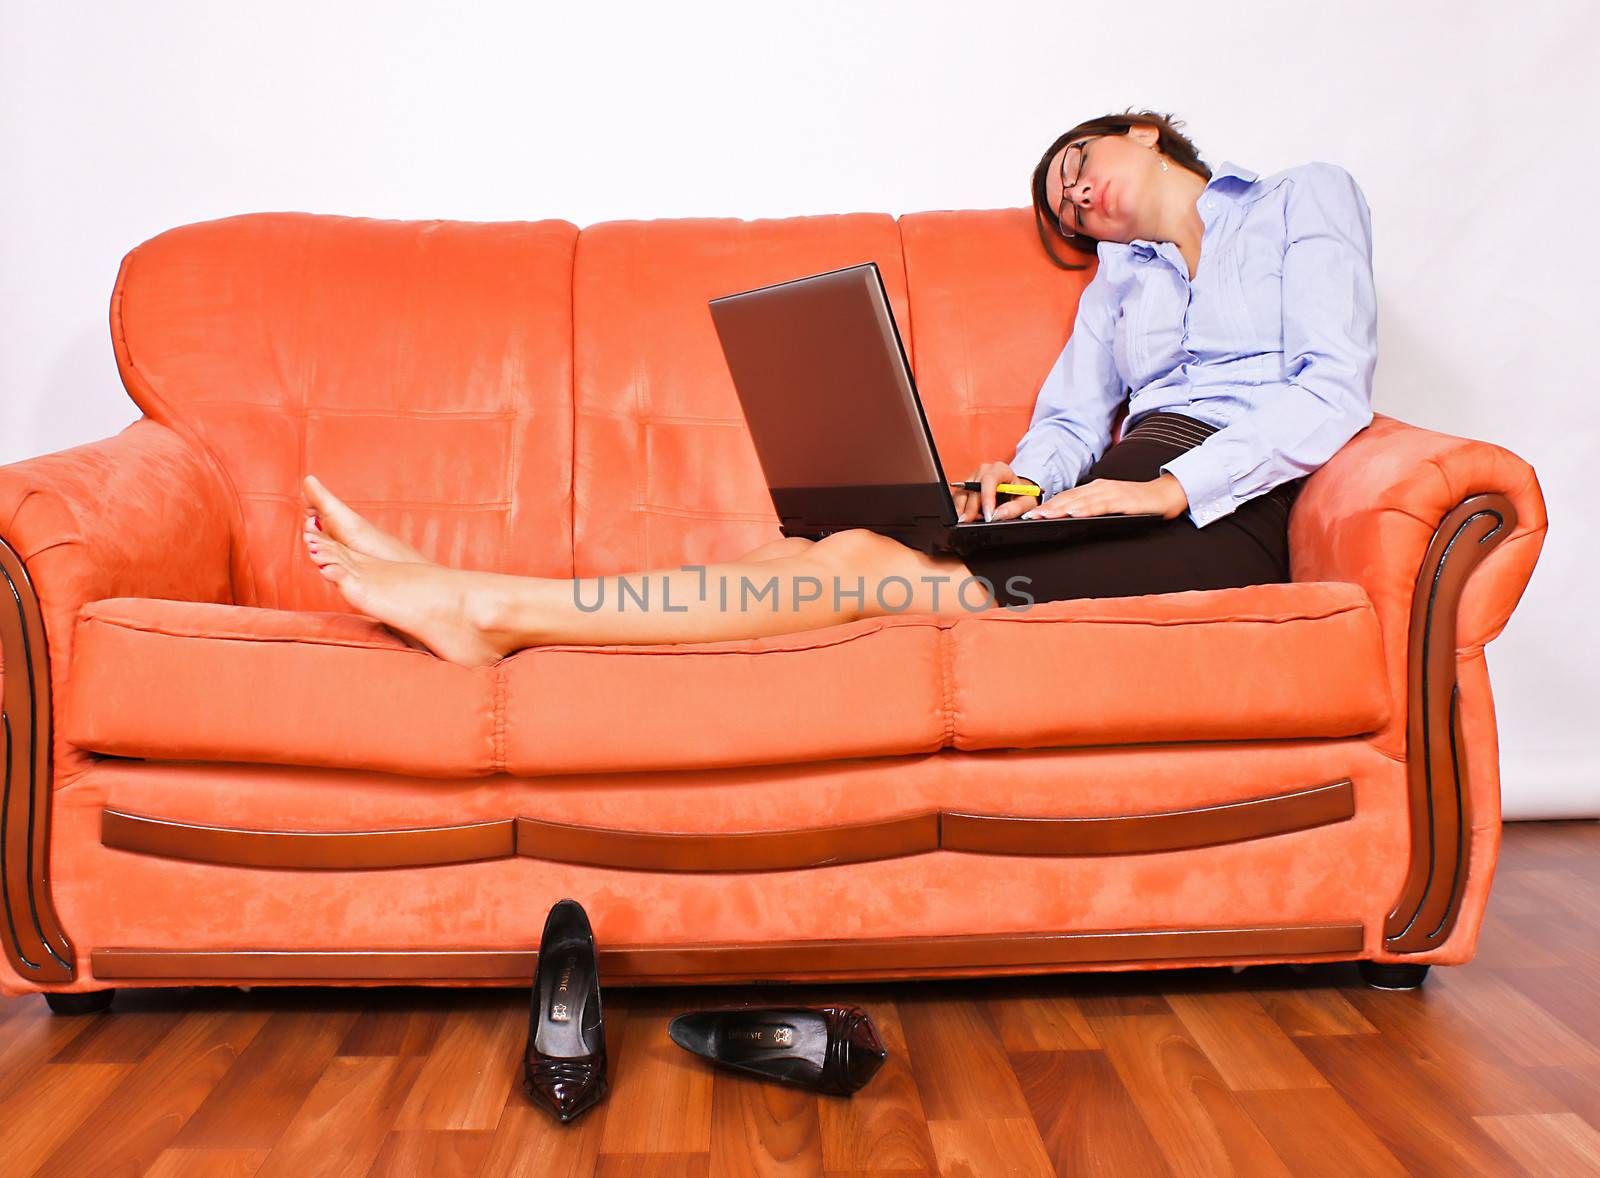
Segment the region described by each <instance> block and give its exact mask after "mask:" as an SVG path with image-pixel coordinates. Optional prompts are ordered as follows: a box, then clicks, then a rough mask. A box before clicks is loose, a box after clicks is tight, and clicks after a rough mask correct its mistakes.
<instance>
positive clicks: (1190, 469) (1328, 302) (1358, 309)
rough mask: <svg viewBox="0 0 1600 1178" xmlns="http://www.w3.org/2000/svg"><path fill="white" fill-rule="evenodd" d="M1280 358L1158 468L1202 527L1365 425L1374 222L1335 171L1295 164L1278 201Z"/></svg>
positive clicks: (1373, 335) (1316, 462)
mask: <svg viewBox="0 0 1600 1178" xmlns="http://www.w3.org/2000/svg"><path fill="white" fill-rule="evenodd" d="M1284 223H1285V227H1286V230H1287V235H1286V239H1285V240H1286V245H1285V250H1284V255H1283V356H1284V368H1285V371H1286V372H1287V374H1288V378H1287V380H1286V381H1284V382H1283V383H1281V384H1278V385H1275V386H1274V385H1262V386H1260V388H1259V390H1258V392H1259V394H1260V398H1261V399H1260V401H1259V403H1257V404H1255V405H1253V406H1252V407H1251V408H1250V410H1249V411H1248V412H1246V413H1245V414H1244V415H1243V416H1242V417H1241V418H1240V419H1239V420H1238V421H1235V422H1232V423H1231V424H1229V425H1227V426H1226V427H1224V428H1223V429H1220V430H1218V431H1217V432H1216V433H1214V434H1212V435H1211V436H1210V437H1208V438H1207V439H1206V440H1205V441H1204V442H1202V443H1201V444H1200V445H1198V446H1196V447H1194V448H1193V449H1192V450H1188V451H1186V452H1184V453H1183V454H1180V455H1178V457H1176V458H1174V459H1173V460H1172V461H1171V462H1166V463H1163V464H1162V465H1161V468H1160V469H1161V470H1162V471H1163V472H1165V473H1170V474H1171V475H1173V476H1174V477H1175V478H1177V480H1178V481H1179V482H1180V483H1182V484H1183V488H1184V492H1185V494H1186V495H1187V496H1188V499H1189V518H1190V519H1192V520H1193V521H1194V523H1195V525H1196V526H1197V527H1204V526H1205V525H1206V524H1208V523H1210V522H1211V521H1212V520H1214V519H1218V518H1220V517H1222V516H1225V515H1227V514H1229V513H1230V512H1232V511H1233V510H1234V509H1235V508H1237V507H1238V506H1239V505H1240V504H1241V503H1244V502H1247V501H1248V500H1250V499H1254V498H1255V497H1256V496H1257V495H1263V494H1265V493H1266V492H1268V491H1270V490H1272V488H1274V487H1276V486H1278V485H1279V484H1281V483H1286V482H1288V481H1289V480H1290V479H1295V478H1300V477H1301V476H1303V475H1308V474H1310V473H1312V472H1313V471H1315V470H1316V469H1317V468H1318V467H1320V466H1321V465H1322V464H1323V463H1324V462H1326V461H1327V460H1328V459H1329V458H1332V457H1333V455H1334V454H1335V453H1337V452H1338V450H1339V448H1340V447H1341V446H1343V445H1344V444H1345V443H1346V442H1348V441H1349V440H1350V439H1351V438H1353V437H1355V435H1356V434H1358V433H1360V432H1361V431H1362V430H1363V429H1365V428H1366V427H1367V425H1368V423H1370V422H1371V421H1372V375H1373V370H1374V369H1375V368H1376V366H1377V360H1378V308H1377V293H1376V291H1375V289H1374V285H1373V280H1372V216H1371V212H1370V211H1369V210H1368V208H1367V201H1366V198H1365V197H1364V196H1363V195H1362V192H1361V188H1360V186H1359V185H1358V184H1357V183H1356V182H1355V179H1354V177H1352V176H1351V175H1350V173H1349V172H1347V171H1346V170H1345V169H1344V168H1341V167H1339V166H1338V165H1337V164H1329V163H1321V162H1317V163H1310V164H1305V165H1303V166H1302V167H1301V168H1299V169H1296V172H1295V175H1294V178H1293V180H1292V181H1291V184H1290V187H1289V191H1288V193H1287V194H1286V196H1285V201H1284Z"/></svg>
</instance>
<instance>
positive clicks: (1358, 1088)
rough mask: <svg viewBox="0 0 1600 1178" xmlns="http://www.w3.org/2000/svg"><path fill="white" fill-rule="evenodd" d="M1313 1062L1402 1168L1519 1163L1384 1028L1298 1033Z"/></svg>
mask: <svg viewBox="0 0 1600 1178" xmlns="http://www.w3.org/2000/svg"><path fill="white" fill-rule="evenodd" d="M1298 1043H1299V1045H1300V1050H1302V1051H1304V1052H1305V1053H1306V1055H1307V1056H1308V1057H1309V1058H1310V1060H1311V1062H1312V1063H1314V1064H1316V1065H1317V1070H1318V1071H1320V1072H1321V1073H1322V1074H1323V1075H1324V1076H1326V1077H1327V1078H1328V1081H1329V1083H1331V1084H1332V1085H1333V1087H1334V1088H1335V1089H1336V1090H1337V1091H1338V1093H1339V1095H1341V1096H1342V1097H1344V1099H1345V1100H1346V1101H1347V1102H1348V1103H1349V1104H1350V1106H1351V1107H1352V1108H1354V1109H1355V1110H1356V1112H1357V1114H1358V1115H1359V1116H1360V1117H1361V1119H1362V1120H1363V1121H1365V1122H1366V1123H1367V1125H1368V1126H1369V1127H1370V1128H1371V1129H1372V1131H1373V1132H1374V1133H1375V1134H1377V1136H1378V1138H1379V1140H1381V1141H1382V1142H1383V1143H1384V1145H1385V1146H1387V1147H1388V1149H1389V1151H1390V1152H1391V1153H1393V1154H1394V1156H1395V1157H1396V1158H1397V1159H1399V1161H1400V1164H1401V1165H1403V1166H1404V1167H1406V1169H1408V1170H1411V1171H1413V1172H1414V1173H1418V1174H1515V1173H1517V1169H1518V1167H1517V1165H1516V1163H1515V1162H1513V1161H1512V1159H1511V1156H1510V1155H1509V1154H1507V1153H1506V1152H1505V1150H1503V1149H1501V1148H1500V1146H1499V1145H1498V1144H1497V1143H1496V1142H1495V1141H1494V1140H1493V1139H1491V1138H1490V1137H1489V1136H1488V1134H1486V1133H1485V1132H1484V1131H1483V1130H1482V1129H1481V1128H1480V1127H1479V1126H1478V1125H1477V1124H1475V1123H1474V1122H1473V1120H1472V1118H1471V1117H1469V1116H1467V1115H1466V1114H1465V1113H1464V1112H1462V1111H1461V1109H1460V1106H1459V1105H1453V1104H1452V1103H1451V1101H1450V1099H1449V1097H1448V1095H1446V1092H1447V1090H1444V1089H1440V1088H1438V1087H1435V1086H1433V1085H1432V1084H1431V1083H1430V1079H1431V1077H1432V1073H1431V1072H1429V1073H1426V1074H1424V1073H1421V1072H1419V1071H1418V1070H1416V1069H1414V1068H1412V1067H1410V1066H1409V1061H1407V1060H1406V1059H1405V1057H1404V1056H1403V1054H1401V1053H1399V1052H1396V1051H1395V1050H1394V1048H1393V1047H1392V1046H1391V1045H1390V1044H1389V1043H1387V1042H1386V1041H1385V1039H1384V1038H1383V1037H1382V1036H1375V1035H1340V1036H1335V1037H1328V1038H1318V1037H1307V1038H1304V1039H1300V1040H1298Z"/></svg>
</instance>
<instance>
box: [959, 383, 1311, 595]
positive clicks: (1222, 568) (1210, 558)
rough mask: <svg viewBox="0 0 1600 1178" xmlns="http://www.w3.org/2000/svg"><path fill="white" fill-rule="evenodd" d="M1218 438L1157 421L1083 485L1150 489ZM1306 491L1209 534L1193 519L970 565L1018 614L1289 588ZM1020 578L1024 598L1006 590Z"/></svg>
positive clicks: (1168, 416)
mask: <svg viewBox="0 0 1600 1178" xmlns="http://www.w3.org/2000/svg"><path fill="white" fill-rule="evenodd" d="M1216 431H1217V427H1216V426H1214V425H1212V424H1210V423H1209V422H1205V421H1200V420H1198V419H1196V418H1193V417H1188V416H1186V415H1184V414H1181V413H1168V412H1165V411H1160V412H1156V413H1151V414H1149V415H1147V416H1146V417H1144V418H1142V419H1141V420H1140V421H1139V423H1138V424H1137V425H1135V426H1134V427H1133V429H1131V430H1129V431H1128V432H1127V433H1125V434H1124V435H1123V436H1122V437H1121V438H1120V439H1118V440H1117V441H1116V442H1115V443H1114V444H1113V445H1111V446H1110V447H1109V448H1107V450H1106V452H1105V453H1104V454H1102V455H1101V456H1100V459H1099V461H1097V462H1096V463H1095V464H1094V465H1093V466H1091V467H1090V468H1089V469H1088V470H1087V471H1086V472H1084V475H1083V477H1082V478H1081V479H1079V480H1078V484H1077V485H1079V486H1082V485H1083V484H1084V483H1087V482H1090V481H1092V480H1094V479H1119V480H1125V481H1129V482H1150V481H1151V480H1153V479H1157V478H1160V477H1161V471H1160V466H1161V464H1162V463H1163V462H1170V461H1171V460H1172V459H1174V458H1176V457H1177V456H1178V455H1179V454H1182V453H1183V452H1184V451H1185V450H1189V449H1192V448H1193V447H1195V446H1198V445H1199V444H1200V443H1201V442H1203V441H1204V440H1205V439H1206V438H1207V437H1209V436H1210V435H1211V434H1213V433H1215V432H1216ZM1304 485H1305V479H1304V478H1298V479H1291V480H1290V481H1289V482H1287V483H1283V484H1280V485H1279V486H1277V487H1274V488H1273V489H1272V490H1271V491H1268V492H1267V493H1266V494H1265V495H1258V496H1256V497H1255V498H1254V499H1251V500H1248V501H1247V502H1245V503H1241V504H1240V505H1239V506H1238V507H1237V508H1236V509H1235V510H1234V511H1232V512H1231V513H1229V514H1228V515H1225V516H1223V517H1222V518H1221V519H1214V520H1212V521H1211V522H1210V523H1208V524H1207V525H1206V526H1205V527H1203V528H1199V527H1196V526H1195V524H1194V521H1192V520H1191V519H1190V518H1189V517H1188V515H1187V514H1184V515H1180V516H1178V517H1177V518H1176V519H1170V520H1164V521H1162V522H1160V523H1155V524H1151V525H1150V526H1149V527H1148V528H1146V529H1143V530H1140V531H1138V532H1132V533H1129V534H1127V535H1123V536H1105V537H1101V538H1099V539H1088V540H1074V541H1067V542H1066V543H1063V544H1031V545H1028V544H1025V545H1012V546H1005V547H998V548H991V549H988V550H987V551H984V552H976V553H973V554H972V555H971V556H969V557H968V558H967V561H966V564H967V567H968V568H969V569H970V570H971V571H972V574H973V575H974V576H977V577H983V578H984V579H986V580H987V581H988V582H989V584H990V585H991V586H992V587H993V590H994V595H995V600H996V601H997V602H998V603H999V604H1000V605H1010V606H1022V605H1025V604H1027V601H1028V598H1029V597H1031V598H1032V599H1033V602H1034V603H1035V604H1038V603H1041V602H1046V601H1059V600H1062V599H1064V598H1069V597H1136V596H1138V595H1140V594H1145V593H1176V592H1180V591H1182V590H1185V589H1227V588H1231V587H1233V586H1237V585H1263V584H1269V583H1271V582H1275V581H1287V580H1289V579H1290V576H1289V508H1290V507H1291V506H1292V505H1293V503H1294V500H1295V498H1296V497H1297V496H1298V495H1299V494H1300V489H1301V488H1302V487H1303V486H1304ZM1011 577H1017V578H1019V580H1018V581H1017V582H1016V583H1015V585H1016V589H1015V590H1011V589H1008V588H1007V587H1006V582H1007V580H1008V578H1011ZM1020 578H1028V579H1027V580H1021V579H1020Z"/></svg>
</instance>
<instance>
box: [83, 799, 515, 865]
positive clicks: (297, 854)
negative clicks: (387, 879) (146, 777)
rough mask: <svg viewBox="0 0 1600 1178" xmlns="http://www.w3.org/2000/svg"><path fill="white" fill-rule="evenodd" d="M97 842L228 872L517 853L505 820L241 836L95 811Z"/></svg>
mask: <svg viewBox="0 0 1600 1178" xmlns="http://www.w3.org/2000/svg"><path fill="white" fill-rule="evenodd" d="M100 842H101V844H102V845H104V846H107V847H115V848H116V849H117V850H119V851H138V852H140V853H142V854H146V855H165V856H167V857H168V858H172V859H191V860H194V861H196V862H200V863H224V864H228V865H229V866H234V867H299V868H312V869H316V868H321V869H325V870H334V871H341V870H353V869H360V868H369V867H433V866H438V865H441V864H446V863H472V862H476V861H477V860H480V859H503V858H505V857H506V856H507V855H511V854H514V853H515V852H516V833H515V831H514V830H513V829H512V825H511V820H510V819H509V818H501V819H499V820H496V821H492V822H471V823H467V824H465V825H462V826H436V827H416V828H410V829H401V830H357V831H311V830H245V829H240V828H236V827H228V826H197V825H194V824H192V823H188V822H172V821H169V820H168V819H165V818H145V817H142V816H141V815H138V814H126V813H123V812H122V811H120V810H112V809H104V810H101V811H100Z"/></svg>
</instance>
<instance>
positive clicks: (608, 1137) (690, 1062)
mask: <svg viewBox="0 0 1600 1178" xmlns="http://www.w3.org/2000/svg"><path fill="white" fill-rule="evenodd" d="M672 1013H673V1012H669V1011H667V1010H664V1009H662V1008H660V1007H654V1006H639V1007H634V1008H633V1009H631V1010H629V1012H628V1022H627V1027H626V1029H625V1030H624V1032H623V1036H622V1043H621V1046H620V1048H619V1053H618V1058H617V1059H616V1060H615V1061H614V1064H615V1066H614V1067H612V1068H611V1082H612V1090H611V1095H610V1096H609V1097H607V1099H608V1100H609V1101H611V1102H613V1103H615V1104H618V1105H620V1106H622V1107H623V1108H626V1109H628V1110H629V1113H628V1115H627V1116H626V1117H615V1118H608V1119H607V1121H606V1125H605V1134H604V1136H603V1137H602V1138H601V1152H602V1153H608V1154H613V1153H614V1154H651V1153H688V1154H706V1155H708V1156H709V1154H710V1152H711V1085H712V1082H713V1079H716V1080H718V1081H720V1080H722V1079H723V1078H724V1077H722V1076H718V1075H717V1074H716V1072H715V1071H714V1070H713V1069H714V1068H715V1065H714V1064H712V1063H711V1062H710V1061H709V1060H705V1059H702V1058H700V1057H699V1056H697V1055H693V1054H691V1053H690V1052H687V1051H685V1050H684V1049H683V1048H681V1047H679V1046H678V1045H677V1044H676V1043H674V1042H673V1041H672V1039H671V1037H670V1036H668V1034H667V1023H668V1021H669V1020H670V1019H671V1017H672ZM610 1022H611V1020H610V1018H609V1017H607V1019H606V1023H607V1028H606V1034H607V1042H608V1043H609V1042H610ZM726 1078H727V1079H728V1081H729V1082H730V1083H731V1082H735V1081H737V1082H740V1083H750V1084H759V1083H761V1081H759V1080H754V1079H751V1080H742V1079H741V1078H740V1077H737V1076H728V1077H726Z"/></svg>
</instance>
